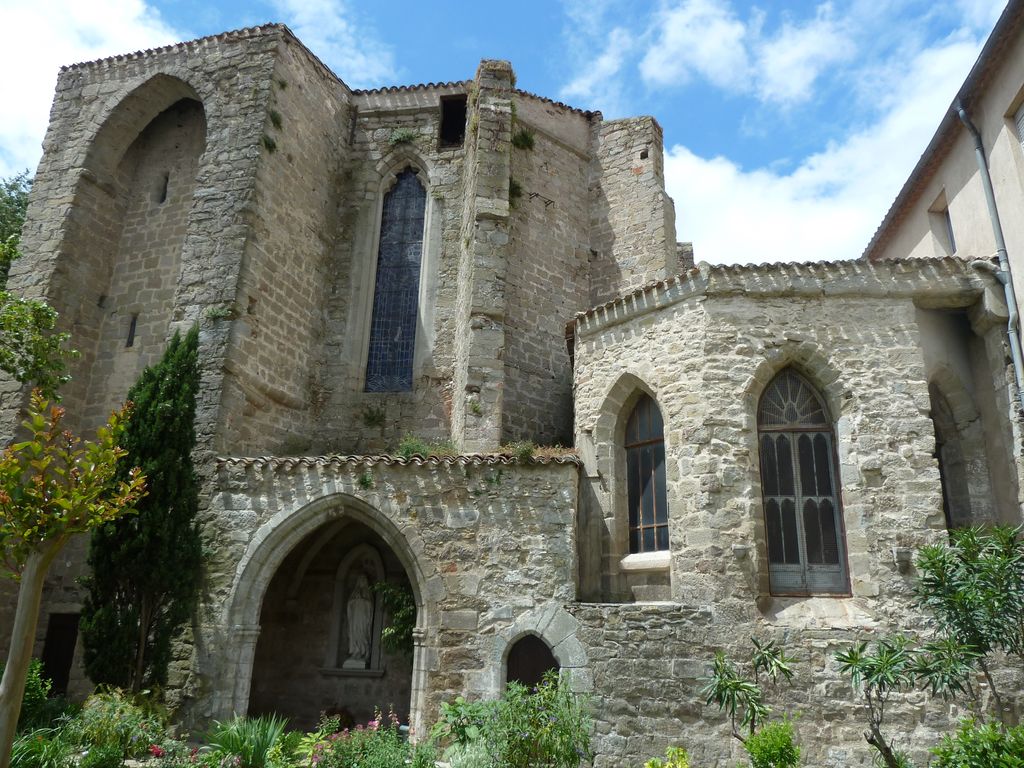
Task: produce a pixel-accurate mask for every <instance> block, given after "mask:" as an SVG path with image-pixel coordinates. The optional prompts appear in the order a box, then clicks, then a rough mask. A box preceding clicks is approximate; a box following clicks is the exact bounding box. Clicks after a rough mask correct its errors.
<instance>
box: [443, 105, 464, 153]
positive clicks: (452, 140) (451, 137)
mask: <svg viewBox="0 0 1024 768" xmlns="http://www.w3.org/2000/svg"><path fill="white" fill-rule="evenodd" d="M465 139H466V95H465V94H459V95H457V96H442V97H441V146H442V147H461V146H462V144H463V142H464V141H465Z"/></svg>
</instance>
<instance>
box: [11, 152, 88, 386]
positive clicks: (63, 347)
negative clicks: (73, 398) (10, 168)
mask: <svg viewBox="0 0 1024 768" xmlns="http://www.w3.org/2000/svg"><path fill="white" fill-rule="evenodd" d="M31 186H32V180H31V179H30V178H29V176H28V171H24V172H23V173H19V174H18V175H16V176H12V177H10V178H8V179H0V371H4V372H6V373H8V374H9V375H10V376H12V377H13V378H14V379H15V380H16V381H19V382H21V383H23V384H24V383H29V382H30V383H32V384H34V385H35V386H37V387H39V388H40V389H41V390H42V391H43V393H44V394H45V395H46V396H47V397H54V396H55V393H56V391H57V387H59V386H60V385H61V384H63V383H64V382H65V381H67V380H68V378H69V377H68V375H67V373H66V370H65V366H66V364H67V362H68V360H69V359H71V358H73V357H75V356H76V355H77V353H76V352H75V351H74V350H72V349H70V348H69V347H68V346H67V342H68V338H69V337H68V334H66V333H58V332H57V331H56V327H57V313H56V312H55V311H54V310H53V309H52V308H51V307H49V306H47V305H46V304H44V303H42V302H40V301H32V300H29V299H23V298H20V297H18V296H14V295H12V294H10V293H8V292H7V291H5V290H3V289H4V286H5V285H6V284H7V273H8V270H9V269H10V267H11V262H12V261H14V259H15V258H17V256H18V240H19V238H20V237H21V228H22V225H24V223H25V211H26V210H27V208H28V192H29V189H30V187H31Z"/></svg>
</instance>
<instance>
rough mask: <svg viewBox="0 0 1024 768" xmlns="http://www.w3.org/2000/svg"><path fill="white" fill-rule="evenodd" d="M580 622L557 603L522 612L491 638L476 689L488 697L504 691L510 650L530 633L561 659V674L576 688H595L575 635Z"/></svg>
mask: <svg viewBox="0 0 1024 768" xmlns="http://www.w3.org/2000/svg"><path fill="white" fill-rule="evenodd" d="M579 626H580V624H579V621H577V620H576V617H574V616H573V615H572V614H571V613H569V612H568V611H566V610H565V608H564V607H563V606H561V605H559V604H556V603H549V604H546V605H539V606H537V607H536V608H533V609H531V610H529V611H527V612H525V613H523V614H522V615H521V616H519V617H518V618H517V619H516V620H515V621H514V622H513V623H512V624H511V625H510V626H508V627H506V628H504V629H502V630H499V631H498V632H496V633H495V635H494V638H493V639H492V640H491V641H490V651H489V653H488V656H487V659H488V663H487V668H486V669H485V670H484V671H483V673H482V676H481V677H480V679H479V682H478V685H477V688H478V690H477V691H476V692H477V693H479V694H480V695H481V696H484V697H488V698H495V697H497V696H500V695H501V694H502V692H504V690H505V684H506V682H507V673H508V667H507V663H508V655H509V651H510V650H511V649H512V647H513V646H514V645H515V644H516V643H517V642H519V641H520V640H522V639H523V638H524V637H526V636H527V635H533V636H535V637H538V638H540V639H541V640H542V641H543V642H544V644H545V645H547V647H548V648H549V649H550V650H551V654H552V656H554V658H555V660H556V661H557V662H558V667H559V674H560V675H562V676H563V677H564V678H566V679H567V680H568V681H569V686H570V688H571V689H572V690H573V691H574V692H576V693H585V692H589V691H591V690H593V687H594V680H593V673H592V672H591V669H590V661H589V659H588V657H587V651H586V648H585V647H584V645H583V643H581V642H580V640H579V638H578V637H577V636H576V633H577V631H578V630H579Z"/></svg>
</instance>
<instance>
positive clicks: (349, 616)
mask: <svg viewBox="0 0 1024 768" xmlns="http://www.w3.org/2000/svg"><path fill="white" fill-rule="evenodd" d="M373 609H374V601H373V593H372V592H371V591H370V580H369V579H368V578H367V576H366V573H365V572H364V571H359V572H358V573H357V575H356V578H355V581H354V582H353V584H352V591H351V592H350V593H349V598H348V603H347V604H346V606H345V620H346V628H347V630H348V633H347V634H348V658H347V659H345V663H344V664H343V665H342V667H343V668H344V669H366V668H367V667H368V666H369V664H370V652H371V650H372V648H373V612H374V611H373Z"/></svg>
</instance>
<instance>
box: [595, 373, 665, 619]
mask: <svg viewBox="0 0 1024 768" xmlns="http://www.w3.org/2000/svg"><path fill="white" fill-rule="evenodd" d="M655 382H656V380H653V379H648V378H646V377H644V376H643V375H642V374H641V373H638V372H635V371H630V370H627V371H625V372H623V373H622V374H620V375H619V377H618V378H617V379H616V380H615V382H614V383H613V384H612V385H611V386H610V387H609V388H608V391H607V393H606V394H605V396H604V398H603V399H602V401H601V406H600V408H599V410H598V413H597V418H596V419H595V421H594V427H593V430H592V432H591V435H590V438H591V440H592V445H593V450H594V464H595V466H596V469H597V473H598V475H599V476H600V478H601V481H602V485H603V489H604V492H605V493H606V494H607V499H608V504H607V505H606V507H605V510H606V511H605V517H604V519H603V520H594V519H590V518H588V519H587V520H586V525H587V526H589V527H590V529H591V530H590V535H589V536H588V535H586V532H584V534H583V535H581V536H580V537H579V542H580V546H581V549H582V550H586V549H587V548H588V547H595V546H597V547H598V551H599V553H600V555H599V556H600V562H599V563H594V562H592V561H593V556H592V555H591V554H589V553H588V552H586V551H581V552H580V562H581V573H582V572H583V571H586V572H587V573H589V574H591V575H589V576H587V578H589V580H590V581H594V580H595V576H594V575H593V572H594V571H595V570H596V571H597V576H596V579H597V580H599V581H600V583H601V584H603V585H604V586H602V587H601V590H600V592H601V595H602V599H605V600H614V601H619V600H623V601H629V600H635V599H667V598H668V597H669V590H670V577H669V568H670V564H671V556H670V554H669V550H662V551H661V552H656V553H643V554H633V555H631V554H630V547H629V533H630V530H629V499H628V484H627V482H626V451H625V448H624V446H625V434H626V425H627V423H628V421H629V419H630V416H631V415H632V413H633V410H634V408H635V407H636V405H637V403H638V402H639V401H640V399H641V398H643V397H649V398H650V399H651V400H652V401H653V403H654V405H655V407H657V409H658V411H659V412H660V414H661V417H662V421H663V422H664V423H665V428H664V432H663V439H664V450H665V453H666V455H668V454H669V451H670V450H671V446H670V442H671V437H670V429H669V428H668V416H667V414H666V412H665V411H666V409H665V403H664V400H663V398H662V394H661V392H660V390H659V387H658V385H657V383H655ZM665 470H666V483H667V485H668V486H669V487H671V485H672V484H673V483H674V482H675V481H676V479H677V478H676V476H675V472H676V470H675V467H674V466H672V465H671V463H669V462H666V464H665ZM669 495H670V494H669ZM668 525H669V539H670V540H671V539H672V534H671V526H672V510H671V499H669V509H668ZM597 539H599V540H600V544H597ZM636 587H639V588H640V591H641V592H642V593H643V594H645V595H647V596H646V597H643V598H640V597H637V592H636V589H635V588H636ZM593 589H594V587H593V586H589V587H587V591H591V590H593Z"/></svg>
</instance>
